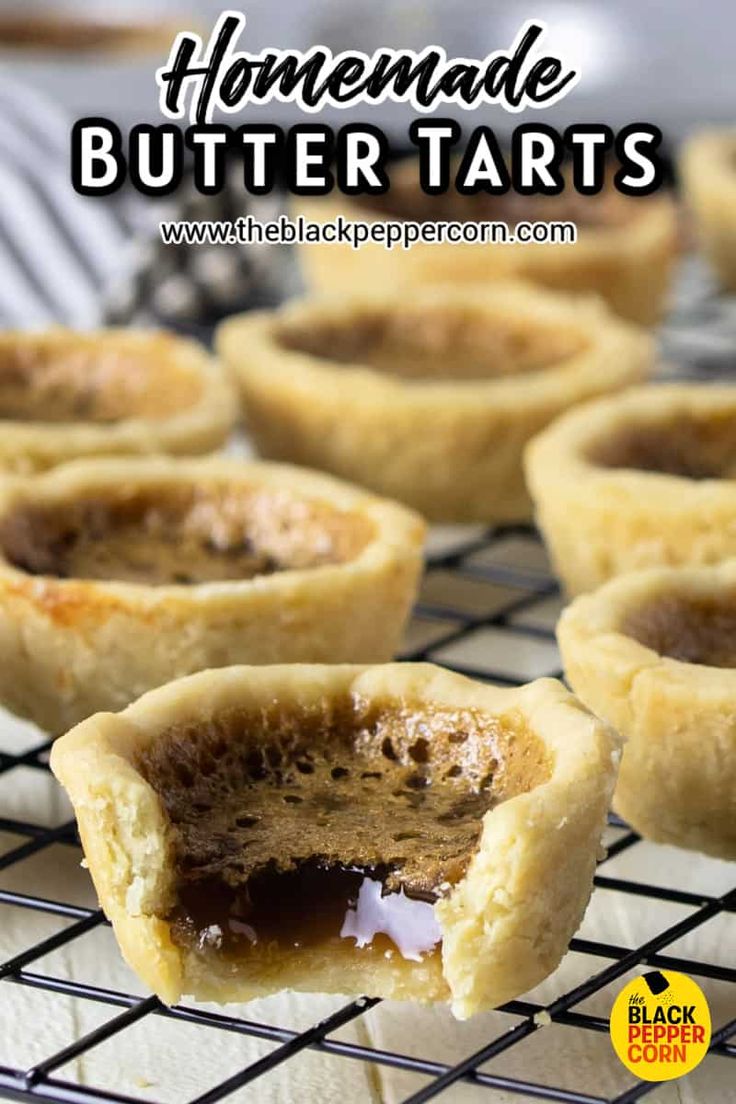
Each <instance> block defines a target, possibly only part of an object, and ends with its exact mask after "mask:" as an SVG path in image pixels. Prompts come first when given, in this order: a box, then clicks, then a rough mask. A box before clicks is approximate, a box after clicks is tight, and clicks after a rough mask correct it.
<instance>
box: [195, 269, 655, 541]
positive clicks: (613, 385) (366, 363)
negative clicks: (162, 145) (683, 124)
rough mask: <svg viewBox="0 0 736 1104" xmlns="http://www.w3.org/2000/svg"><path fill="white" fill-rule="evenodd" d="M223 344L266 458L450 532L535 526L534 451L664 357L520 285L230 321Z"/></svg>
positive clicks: (601, 316) (576, 301) (618, 329)
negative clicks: (525, 460) (526, 455)
mask: <svg viewBox="0 0 736 1104" xmlns="http://www.w3.org/2000/svg"><path fill="white" fill-rule="evenodd" d="M217 348H218V351H219V353H220V355H221V356H222V358H223V360H224V361H225V362H226V364H228V366H230V367H231V368H232V370H233V372H234V374H235V375H236V376H237V378H238V380H239V382H240V387H241V390H242V394H243V401H244V406H245V418H246V421H247V424H248V427H249V430H250V433H251V436H252V438H253V440H254V442H255V444H256V447H257V449H258V450H259V452H260V453H261V454H262V455H264V456H266V457H269V458H272V459H280V460H289V461H292V462H294V463H298V464H306V465H308V466H310V467H315V468H320V469H323V470H326V471H329V472H332V473H333V474H335V475H339V476H342V477H343V478H345V479H350V480H354V481H355V482H356V483H361V484H363V485H364V486H367V487H370V488H371V489H372V490H374V491H376V492H378V493H380V494H385V495H389V496H390V497H392V498H397V499H399V500H400V501H402V502H405V503H407V504H408V505H409V506H412V507H414V508H415V509H417V510H419V511H420V512H421V513H422V514H423V515H424V516H425V517H427V518H429V519H431V520H433V521H447V522H449V521H494V522H508V521H521V520H525V519H527V518H528V517H529V516H530V513H531V502H530V500H529V496H528V493H527V490H526V487H525V484H524V476H523V471H522V452H523V448H524V446H525V444H526V443H527V441H528V440H529V439H530V438H531V437H532V436H534V434H535V433H537V432H538V430H540V429H541V428H542V427H543V426H545V425H546V424H547V423H548V422H550V421H551V420H552V419H553V418H554V417H556V416H557V415H558V414H559V413H560V412H561V411H563V410H565V409H566V408H567V407H569V406H572V405H573V404H574V403H576V402H579V401H581V400H582V399H586V398H589V397H590V396H591V395H599V394H601V393H604V392H608V391H612V390H616V389H617V388H621V387H624V386H626V385H627V384H630V383H632V382H635V381H638V380H640V379H641V378H642V377H644V376H646V375H647V373H648V371H649V369H650V368H651V366H652V361H653V347H652V344H651V341H650V339H649V337H648V336H647V335H645V334H644V333H643V332H642V331H640V330H638V329H635V328H634V327H632V326H630V325H628V324H627V323H625V322H622V321H620V320H619V319H616V318H614V317H613V316H612V315H611V314H610V313H609V312H608V311H607V310H606V309H605V308H604V306H603V305H602V304H601V303H599V302H598V301H596V300H593V299H592V298H590V299H584V298H571V297H564V296H560V295H556V294H554V293H552V292H545V291H542V290H540V289H537V288H534V287H532V286H530V285H524V284H520V283H515V284H503V283H498V284H495V285H493V286H489V287H487V288H484V289H480V288H463V289H457V288H425V289H416V290H414V291H411V292H404V293H402V294H401V295H391V296H384V295H382V296H378V295H371V296H362V297H358V296H355V297H352V298H341V299H324V300H321V299H305V300H302V301H300V302H292V303H289V304H287V305H286V306H284V307H282V308H281V309H280V310H277V311H270V312H266V311H263V312H260V313H249V314H245V315H238V316H236V317H234V318H231V319H228V320H227V321H226V322H225V323H224V324H223V325H222V326H221V327H220V329H219V331H218V334H217Z"/></svg>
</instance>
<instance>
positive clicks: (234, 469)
mask: <svg viewBox="0 0 736 1104" xmlns="http://www.w3.org/2000/svg"><path fill="white" fill-rule="evenodd" d="M423 536H424V524H423V522H422V521H421V520H420V519H419V518H418V517H417V516H416V515H415V514H412V513H410V512H409V511H408V510H405V509H403V508H402V507H400V506H397V505H394V504H393V503H391V502H385V501H383V500H381V499H378V498H374V497H372V496H371V495H368V494H366V493H364V492H362V491H359V490H357V489H356V488H353V487H350V486H347V485H346V484H343V483H339V482H337V481H336V480H332V479H329V478H328V477H326V476H321V475H316V474H314V473H310V472H306V471H300V470H296V469H293V468H289V467H286V466H280V465H272V464H257V463H245V462H243V461H239V460H228V459H217V458H215V459H204V460H183V459H177V460H174V459H167V458H160V459H156V458H135V459H134V458H128V459H126V460H114V459H108V460H96V461H81V460H80V461H76V462H75V463H71V464H67V465H62V466H61V467H58V468H54V469H53V470H52V471H50V472H45V473H42V474H39V475H34V476H26V477H18V478H17V479H15V480H12V481H6V483H5V484H2V485H0V654H2V657H3V662H2V664H0V701H1V702H3V703H4V704H5V705H7V706H8V707H9V708H10V709H12V710H13V711H14V712H16V713H18V714H20V715H21V716H24V717H27V718H30V719H31V720H32V721H35V723H36V724H38V725H40V726H41V727H42V728H44V729H45V730H46V731H48V732H50V733H51V734H54V735H58V734H59V733H61V732H63V731H65V730H66V729H67V728H68V727H70V726H71V725H72V724H76V723H77V722H78V721H80V720H82V719H83V718H84V717H87V716H89V715H90V714H92V713H95V712H97V711H98V710H101V709H119V708H122V707H123V706H125V705H127V704H128V703H129V702H130V701H132V700H133V699H135V698H137V697H138V696H139V695H140V694H142V693H143V692H144V691H146V690H149V689H151V688H152V687H154V686H159V685H161V684H162V683H164V682H167V681H169V680H170V679H173V678H178V677H179V676H181V675H185V674H190V673H191V672H193V671H199V670H202V669H204V668H207V667H224V666H227V665H229V664H231V663H237V662H248V663H275V662H304V661H308V662H320V663H321V662H329V663H333V662H335V663H337V662H366V663H372V662H382V661H384V660H387V659H390V658H391V657H392V655H393V654H394V650H395V649H396V648H397V646H398V644H399V641H400V639H401V634H402V630H403V626H404V621H405V618H406V616H407V614H408V611H409V609H410V607H411V603H412V600H413V597H414V591H415V587H416V584H417V580H418V577H419V574H420V571H421V553H422V542H423Z"/></svg>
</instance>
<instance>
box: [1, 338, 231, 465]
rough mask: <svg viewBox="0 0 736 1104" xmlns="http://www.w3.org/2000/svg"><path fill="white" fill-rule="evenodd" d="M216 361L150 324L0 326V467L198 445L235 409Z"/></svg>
mask: <svg viewBox="0 0 736 1104" xmlns="http://www.w3.org/2000/svg"><path fill="white" fill-rule="evenodd" d="M237 405H238V404H237V395H236V393H235V391H234V389H233V387H232V384H231V383H230V381H229V380H228V379H227V378H226V376H225V373H224V372H223V370H222V368H221V366H220V365H219V364H218V363H217V362H216V361H215V360H214V358H213V357H211V356H209V355H208V354H207V353H206V352H205V350H204V349H203V348H202V347H201V346H200V345H199V344H197V342H195V341H189V340H186V339H183V338H179V337H174V336H173V335H172V334H167V333H163V332H160V331H159V332H157V331H151V332H146V331H143V330H141V331H135V330H133V331H130V330H114V329H110V330H100V331H98V332H96V333H78V332H75V331H72V330H50V331H48V332H44V333H18V332H12V331H11V332H5V333H3V334H0V470H4V471H11V472H33V471H38V470H43V469H46V468H50V467H53V466H54V465H55V464H59V463H62V462H63V461H65V460H72V459H75V458H77V457H84V456H95V455H106V456H110V455H117V454H126V453H156V452H159V453H201V452H208V451H210V450H211V449H214V448H217V447H218V446H220V445H221V444H222V443H223V442H224V441H225V439H226V437H227V436H228V434H229V433H230V430H231V429H232V427H233V424H234V422H235V420H236V417H237Z"/></svg>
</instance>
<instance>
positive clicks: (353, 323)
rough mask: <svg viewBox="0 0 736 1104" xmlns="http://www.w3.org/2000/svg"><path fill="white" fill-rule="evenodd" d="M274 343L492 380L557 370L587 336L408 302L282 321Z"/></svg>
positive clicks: (418, 371)
mask: <svg viewBox="0 0 736 1104" xmlns="http://www.w3.org/2000/svg"><path fill="white" fill-rule="evenodd" d="M275 336H276V341H277V342H278V344H279V345H280V346H281V347H282V348H283V349H287V350H289V351H291V352H298V353H306V354H308V355H309V356H313V357H317V358H318V359H320V360H326V361H331V362H333V363H335V364H341V363H342V364H355V363H359V364H361V365H366V366H367V367H369V368H372V369H374V370H375V371H379V372H384V373H386V374H388V375H391V376H398V377H401V378H403V379H407V380H412V379H414V380H422V379H425V380H431V379H450V380H463V379H468V380H470V379H492V378H494V377H504V376H514V375H526V374H530V373H537V372H542V371H544V370H545V369H550V368H555V367H557V366H559V365H560V364H561V363H562V362H564V361H566V360H568V359H569V358H571V357H573V356H576V355H578V354H579V353H582V352H583V351H584V350H585V349H586V348H587V347H588V345H589V343H590V342H589V339H588V338H586V335H585V334H584V332H582V329H581V330H578V331H576V330H575V329H574V327H571V326H566V325H560V324H557V325H555V324H554V323H553V322H550V321H549V320H547V321H544V320H541V321H540V322H539V323H536V322H535V325H533V326H530V325H529V324H528V320H527V319H521V318H513V317H512V316H510V314H509V313H503V312H499V313H498V314H497V315H495V316H494V315H493V314H492V313H490V312H484V311H479V310H477V309H474V308H473V306H472V305H462V304H448V305H445V306H444V307H436V308H435V309H434V310H433V311H432V312H431V313H430V312H429V311H427V310H426V308H423V307H422V305H421V304H417V303H412V302H408V303H406V304H405V305H404V308H403V309H402V310H401V311H396V310H395V309H393V308H391V307H389V306H379V305H376V306H374V307H370V306H361V307H360V308H359V309H356V310H355V311H354V312H353V314H352V316H350V317H346V316H345V314H344V313H343V314H338V313H335V314H334V315H333V316H330V315H329V314H327V313H323V314H321V315H318V316H316V317H314V318H312V319H306V318H302V319H293V320H290V319H287V320H285V321H282V322H279V323H277V325H276V330H275Z"/></svg>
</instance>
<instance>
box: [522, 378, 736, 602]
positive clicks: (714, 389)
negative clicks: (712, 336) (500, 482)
mask: <svg viewBox="0 0 736 1104" xmlns="http://www.w3.org/2000/svg"><path fill="white" fill-rule="evenodd" d="M526 473H527V480H528V483H529V488H530V490H531V493H532V497H533V498H534V501H535V504H536V509H537V520H538V522H539V525H540V528H541V529H542V532H543V533H544V536H545V539H546V541H547V544H548V546H549V549H550V552H551V554H552V559H553V562H554V565H555V569H556V572H557V574H558V575H559V576H560V577H561V578H562V580H563V581H564V583H565V586H566V588H567V591H568V593H570V594H577V593H580V592H581V591H586V590H593V589H594V588H595V587H597V586H599V585H600V584H601V583H603V582H605V581H606V579H609V578H611V577H612V576H614V575H619V574H621V573H623V572H625V571H629V570H635V569H636V568H641V567H657V566H667V565H672V566H677V565H678V564H688V563H691V564H709V563H717V562H719V561H721V560H725V559H728V558H729V557H730V556H736V387H734V386H729V385H722V386H721V385H719V386H710V385H704V384H672V385H664V384H662V385H657V386H652V387H640V388H633V389H631V390H629V391H626V392H623V393H622V394H620V395H615V396H611V397H608V398H605V399H600V400H597V401H596V402H592V403H588V404H585V405H583V406H581V407H579V408H578V409H577V410H574V411H571V412H570V413H568V414H566V415H564V416H563V417H562V418H560V419H559V420H558V421H557V422H555V423H554V424H553V425H552V426H550V427H549V428H548V429H547V430H545V431H544V432H543V433H542V434H541V435H540V436H539V437H538V438H537V439H536V440H535V441H533V442H532V444H531V445H530V446H529V449H528V451H527V459H526Z"/></svg>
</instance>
